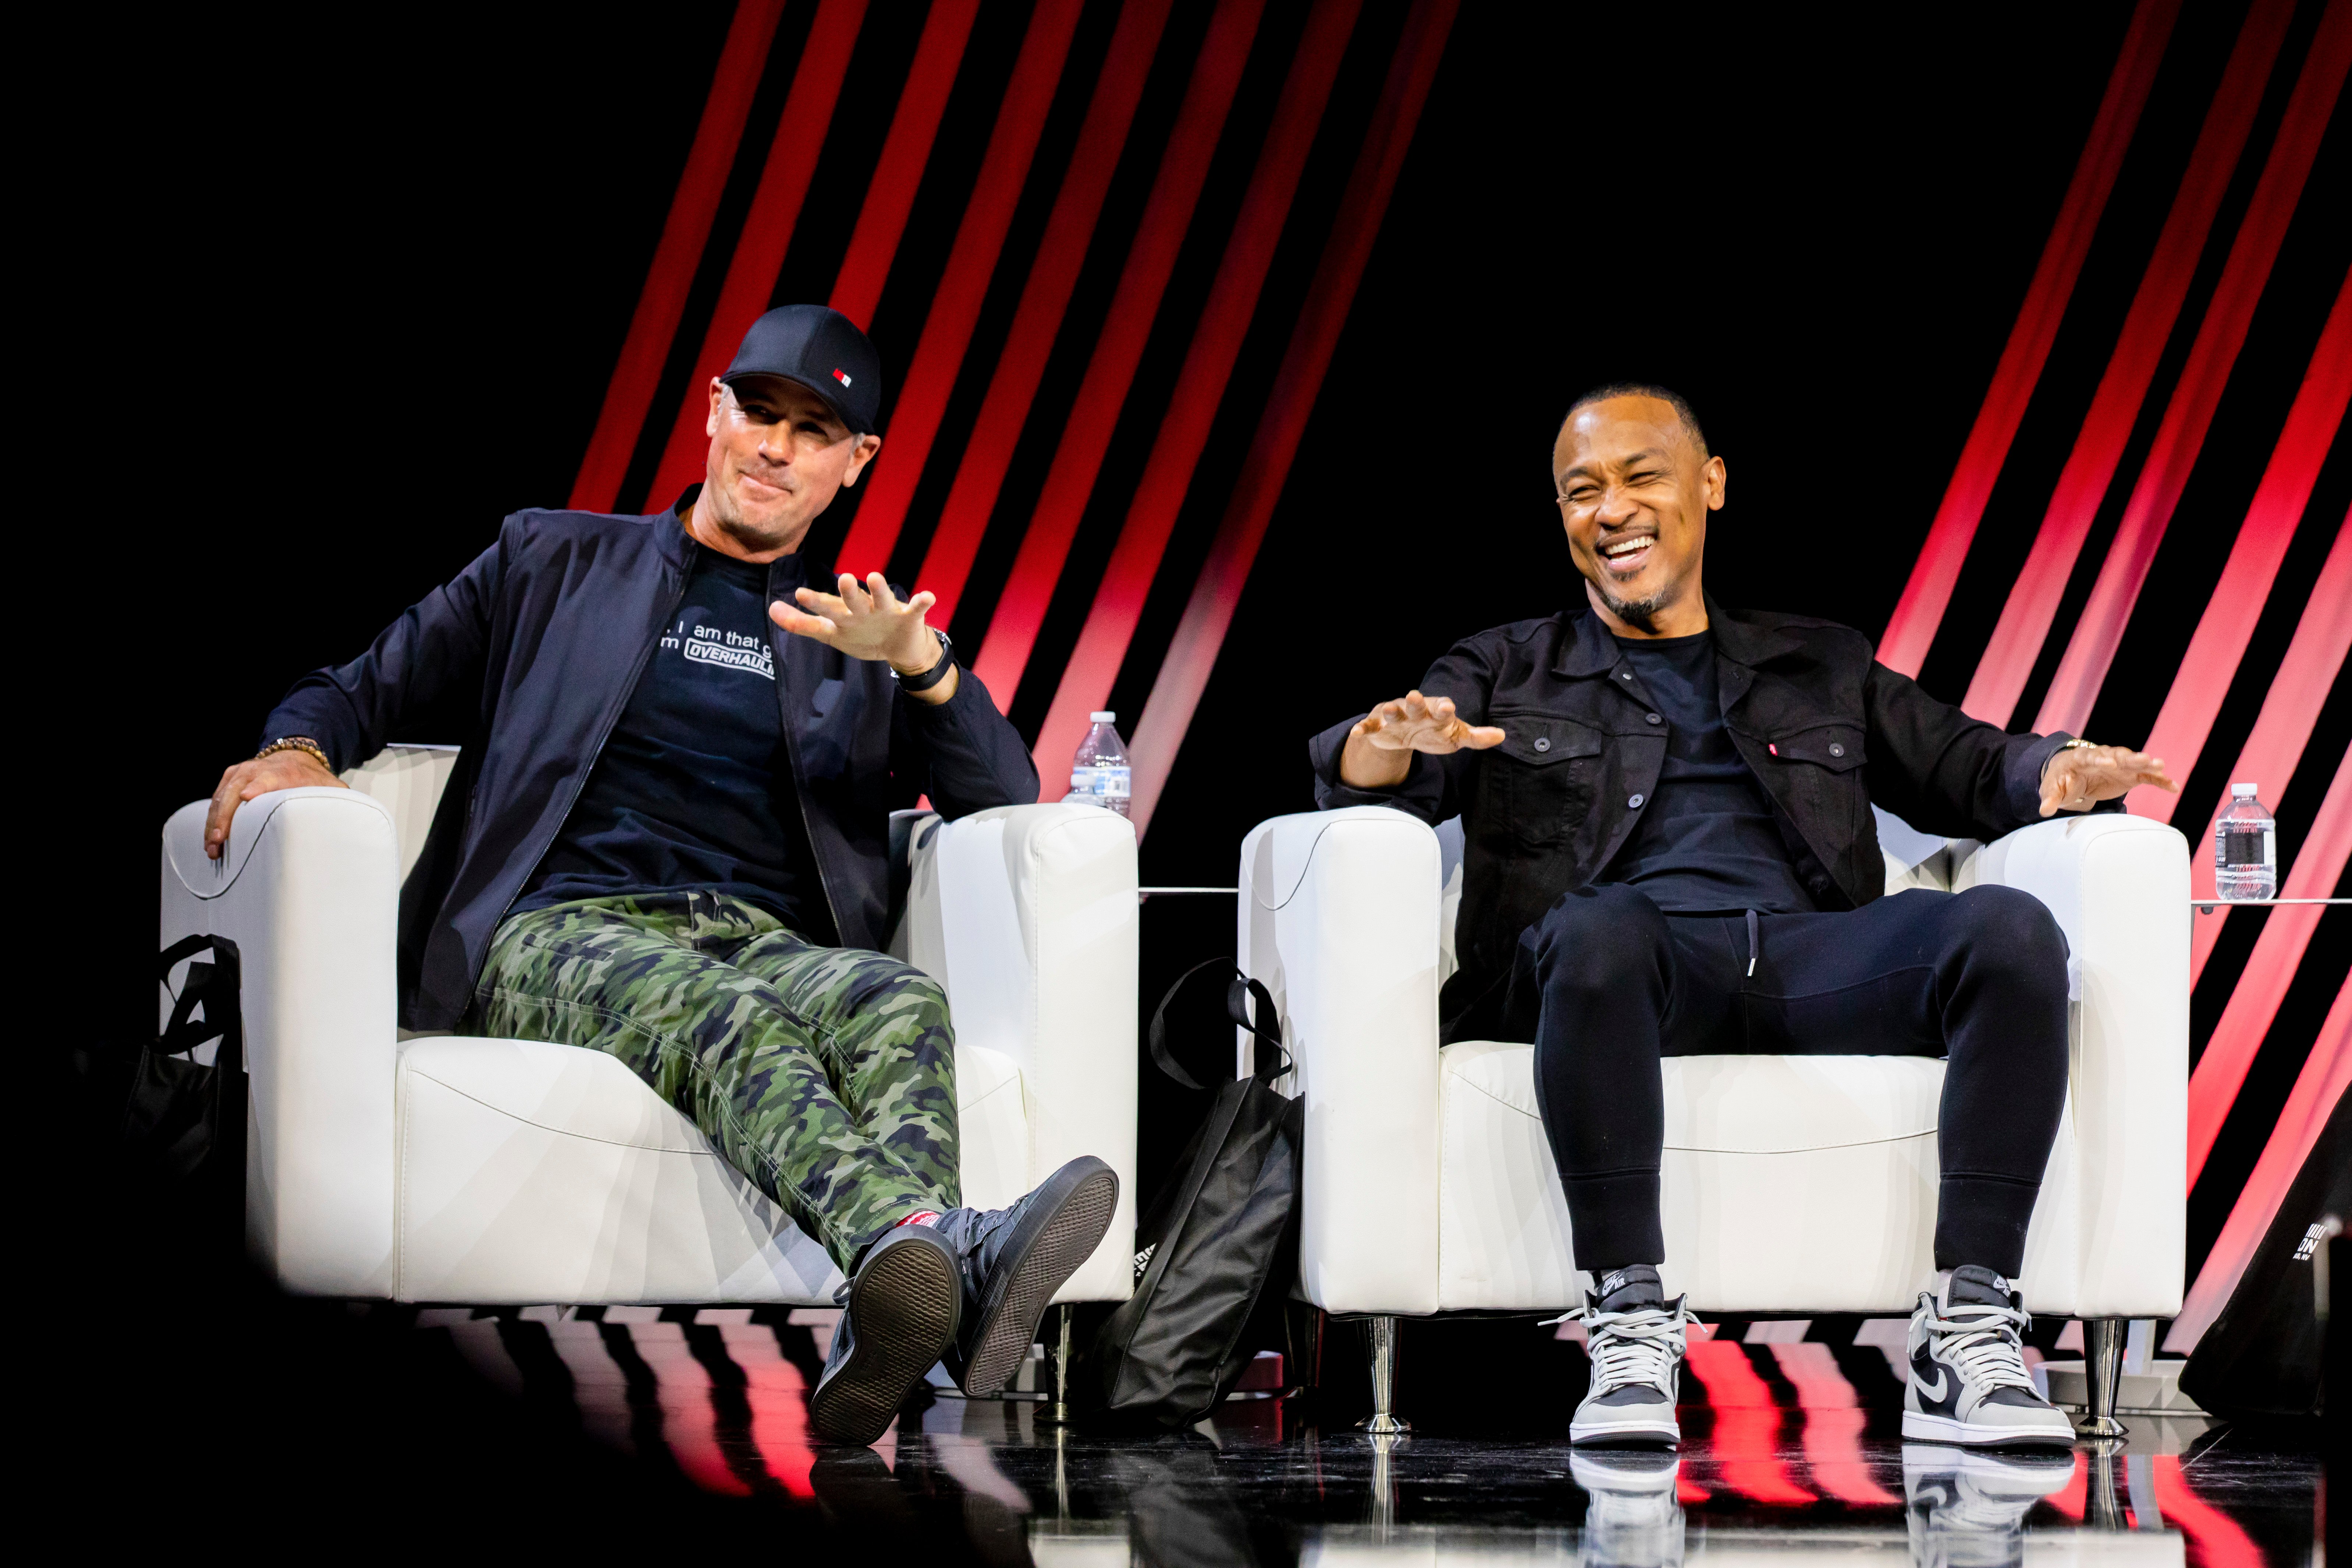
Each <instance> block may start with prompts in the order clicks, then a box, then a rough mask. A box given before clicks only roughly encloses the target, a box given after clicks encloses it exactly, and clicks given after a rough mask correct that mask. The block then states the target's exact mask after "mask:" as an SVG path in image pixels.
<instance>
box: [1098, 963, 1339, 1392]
mask: <svg viewBox="0 0 2352 1568" xmlns="http://www.w3.org/2000/svg"><path fill="white" fill-rule="evenodd" d="M1222 962H1223V961H1222V960H1213V961H1212V962H1211V963H1204V964H1200V965H1197V966H1195V967H1194V968H1193V969H1192V970H1190V971H1188V972H1187V973H1185V974H1184V975H1183V976H1182V978H1181V979H1179V980H1178V981H1177V982H1176V984H1174V985H1171V986H1170V987H1169V988H1168V994H1166V995H1165V996H1162V997H1161V998H1160V1005H1159V1006H1158V1007H1157V1008H1156V1009H1154V1010H1153V1012H1152V1015H1151V1029H1150V1045H1151V1059H1152V1060H1153V1061H1155V1062H1157V1063H1159V1065H1160V1071H1161V1072H1164V1073H1166V1074H1167V1075H1168V1076H1169V1077H1170V1078H1171V1079H1175V1080H1176V1081H1177V1082H1178V1083H1181V1084H1182V1085H1183V1086H1184V1087H1186V1088H1187V1089H1202V1088H1203V1087H1205V1086H1204V1085H1202V1083H1200V1082H1199V1081H1198V1080H1197V1079H1194V1078H1193V1077H1192V1075H1191V1074H1190V1073H1188V1072H1186V1071H1185V1070H1184V1069H1183V1068H1181V1067H1180V1066H1178V1065H1177V1063H1176V1060H1175V1058H1173V1057H1171V1055H1170V1054H1169V1051H1168V1031H1167V1012H1168V1004H1169V1003H1170V1002H1171V1001H1172V1000H1174V998H1175V995H1176V994H1177V992H1179V991H1181V990H1182V989H1183V986H1184V983H1185V981H1188V980H1190V979H1192V976H1193V975H1195V974H1198V973H1201V971H1202V969H1207V968H1211V967H1213V966H1214V965H1216V964H1219V963H1222ZM1253 1002H1255V1005H1256V1006H1255V1017H1253V1016H1252V1010H1251V1004H1252V1003H1253ZM1225 1010H1226V1012H1227V1014H1228V1015H1229V1016H1231V1017H1232V1019H1233V1021H1234V1023H1235V1024H1237V1025H1239V1026H1241V1027H1243V1028H1244V1029H1247V1030H1248V1031H1249V1032H1250V1033H1251V1034H1253V1035H1255V1036H1256V1037H1257V1043H1256V1051H1255V1066H1256V1070H1255V1072H1253V1073H1252V1074H1251V1075H1250V1076H1248V1077H1246V1078H1237V1079H1234V1080H1233V1081H1232V1082H1229V1083H1226V1084H1223V1085H1221V1086H1219V1088H1218V1089H1217V1091H1216V1099H1215V1100H1214V1101H1213V1103H1212V1105H1211V1107H1210V1110H1209V1115H1208V1119H1207V1120H1206V1121H1203V1122H1202V1124H1201V1128H1200V1131H1197V1132H1195V1133H1194V1134H1193V1135H1192V1142H1189V1143H1188V1144H1186V1145H1185V1148H1184V1152H1183V1154H1182V1155H1181V1157H1180V1158H1179V1159H1178V1161H1177V1163H1176V1174H1175V1177H1174V1179H1172V1180H1171V1182H1170V1183H1169V1184H1167V1185H1166V1186H1165V1187H1163V1188H1162V1189H1161V1191H1160V1194H1159V1195H1158V1196H1157V1197H1156V1198H1154V1199H1153V1201H1152V1205H1151V1207H1150V1212H1149V1213H1147V1214H1146V1215H1145V1216H1144V1219H1143V1223H1142V1225H1141V1226H1139V1227H1138V1229H1137V1232H1136V1240H1137V1242H1138V1244H1139V1247H1140V1250H1139V1251H1138V1252H1137V1254H1136V1285H1135V1294H1134V1295H1133V1296H1132V1297H1131V1298H1130V1299H1129V1300H1126V1301H1124V1302H1122V1303H1120V1305H1119V1306H1118V1308H1117V1309H1115V1310H1113V1311H1112V1312H1111V1314H1110V1316H1109V1317H1108V1319H1107V1320H1106V1321H1104V1323H1103V1325H1102V1327H1101V1328H1100V1329H1099V1330H1098V1331H1097V1332H1096V1334H1095V1335H1094V1338H1093V1340H1092V1342H1090V1344H1089V1345H1088V1347H1087V1354H1086V1357H1085V1360H1084V1362H1083V1363H1082V1364H1081V1366H1080V1368H1079V1369H1078V1379H1077V1384H1078V1391H1079V1394H1080V1399H1081V1402H1082V1404H1083V1405H1084V1406H1085V1407H1086V1408H1087V1409H1088V1410H1089V1411H1090V1412H1092V1413H1093V1414H1095V1415H1098V1416H1100V1417H1102V1418H1105V1419H1107V1420H1109V1421H1112V1422H1116V1423H1121V1424H1128V1425H1133V1426H1151V1427H1158V1428H1160V1429H1163V1430H1167V1429H1172V1428H1175V1427H1180V1426H1189V1425H1191V1424H1192V1423H1193V1422H1195V1421H1198V1420H1200V1419H1201V1418H1202V1416H1204V1415H1208V1413H1209V1412H1210V1411H1211V1410H1213V1409H1214V1408H1215V1407H1216V1405H1218V1403H1219V1402H1220V1401H1222V1400H1223V1398H1224V1397H1225V1395H1226V1394H1230V1393H1232V1392H1233V1389H1234V1384H1237V1383H1238V1382H1240V1381H1241V1376H1242V1373H1243V1372H1244V1370H1246V1369H1247V1367H1248V1366H1249V1363H1250V1360H1251V1357H1252V1354H1253V1351H1252V1344H1251V1341H1250V1339H1249V1336H1248V1333H1247V1331H1248V1330H1249V1328H1250V1325H1251V1323H1252V1322H1253V1321H1254V1320H1255V1318H1256V1317H1257V1315H1258V1314H1259V1312H1260V1310H1261V1308H1262V1307H1265V1308H1268V1309H1270V1310H1276V1311H1278V1310H1280V1307H1281V1304H1282V1302H1283V1300H1284V1299H1285V1298H1286V1297H1287V1296H1288V1294H1289V1291H1290V1286H1291V1281H1292V1280H1293V1279H1295V1278H1296V1276H1297V1268H1298V1228H1297V1210H1298V1184H1299V1176H1300V1167H1301V1161H1302V1157H1303V1154H1304V1152H1305V1129H1306V1106H1305V1102H1304V1101H1303V1100H1293V1099H1290V1098H1288V1097H1286V1096H1285V1095H1281V1094H1277V1093H1276V1092H1275V1090H1274V1089H1273V1088H1272V1085H1273V1083H1274V1080H1275V1079H1278V1078H1280V1077H1281V1076H1282V1075H1283V1074H1285V1073H1286V1072H1288V1071H1289V1070H1290V1058H1288V1056H1287V1055H1286V1054H1285V1053H1284V1051H1283V1049H1282V1026H1281V1025H1280V1024H1279V1023H1278V1022H1277V1021H1276V1018H1275V1014H1274V998H1273V997H1272V996H1271V995H1269V994H1267V992H1266V989H1265V986H1264V985H1262V984H1259V983H1258V982H1256V981H1255V980H1249V979H1244V978H1240V977H1238V976H1237V977H1236V978H1235V979H1234V981H1233V982H1232V983H1231V984H1230V985H1228V986H1227V988H1226V993H1225Z"/></svg>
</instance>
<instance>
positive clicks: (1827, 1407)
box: [1771, 1344, 1903, 1508]
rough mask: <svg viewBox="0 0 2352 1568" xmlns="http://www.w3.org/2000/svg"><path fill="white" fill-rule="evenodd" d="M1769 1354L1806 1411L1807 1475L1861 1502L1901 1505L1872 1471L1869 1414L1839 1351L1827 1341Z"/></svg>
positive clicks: (1830, 1491)
mask: <svg viewBox="0 0 2352 1568" xmlns="http://www.w3.org/2000/svg"><path fill="white" fill-rule="evenodd" d="M1771 1356H1772V1359H1773V1360H1774V1361H1776V1362H1778V1363H1780V1372H1781V1375H1783V1376H1785V1377H1786V1378H1788V1380H1789V1382H1790V1384H1791V1385H1793V1386H1794V1387H1795V1389H1796V1391H1797V1404H1798V1406H1799V1407H1800V1408H1801V1409H1802V1410H1803V1411H1804V1413H1805V1479H1807V1480H1810V1481H1811V1482H1812V1484H1813V1485H1814V1486H1816V1487H1818V1488H1819V1489H1822V1491H1824V1492H1827V1493H1828V1494H1829V1495H1830V1496H1832V1497H1833V1498H1835V1499H1837V1500H1839V1501H1840V1502H1845V1503H1852V1504H1853V1505H1854V1506H1855V1507H1857V1508H1900V1507H1902V1506H1903V1499H1902V1498H1901V1497H1900V1496H1898V1495H1897V1494H1895V1493H1894V1492H1890V1491H1888V1490H1887V1489H1885V1487H1882V1486H1880V1485H1879V1484H1878V1479H1877V1478H1876V1477H1875V1476H1874V1475H1873V1474H1872V1473H1871V1467H1870V1460H1869V1458H1868V1456H1867V1455H1865V1454H1864V1451H1863V1446H1862V1435H1863V1429H1864V1426H1867V1425H1868V1424H1869V1414H1868V1412H1866V1411H1864V1409H1863V1408H1862V1400H1861V1398H1860V1396H1859V1395H1857V1394H1855V1393H1854V1389H1853V1384H1852V1383H1851V1382H1849V1381H1847V1379H1846V1375H1845V1373H1843V1372H1841V1371H1840V1370H1839V1369H1838V1363H1837V1352H1835V1351H1833V1350H1832V1349H1831V1348H1830V1347H1829V1346H1828V1345H1824V1344H1793V1345H1774V1346H1772V1347H1771Z"/></svg>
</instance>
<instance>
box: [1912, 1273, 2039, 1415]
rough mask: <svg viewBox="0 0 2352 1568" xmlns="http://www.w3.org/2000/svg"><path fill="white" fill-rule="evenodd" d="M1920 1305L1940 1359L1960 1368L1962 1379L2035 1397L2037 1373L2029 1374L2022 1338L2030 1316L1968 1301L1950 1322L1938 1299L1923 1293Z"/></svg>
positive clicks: (1953, 1310) (2029, 1324) (1988, 1387)
mask: <svg viewBox="0 0 2352 1568" xmlns="http://www.w3.org/2000/svg"><path fill="white" fill-rule="evenodd" d="M1919 1306H1920V1310H1923V1311H1924V1312H1926V1313H1927V1332H1928V1334H1929V1335H1930V1336H1931V1342H1932V1344H1933V1346H1934V1349H1935V1353H1936V1357H1937V1360H1939V1361H1943V1362H1946V1363H1949V1364H1950V1365H1952V1366H1954V1367H1956V1368H1958V1371H1959V1374H1960V1375H1961V1376H1962V1377H1963V1378H1965V1379H1967V1380H1968V1381H1969V1382H1970V1383H1972V1384H1976V1385H1977V1386H1978V1387H1979V1388H1984V1389H1987V1390H1990V1389H1995V1388H2003V1387H2009V1388H2022V1389H2024V1390H2025V1391H2026V1392H2027V1393H2029V1394H2031V1393H2032V1392H2033V1374H2032V1373H2029V1372H2027V1371H2026V1370H2025V1355H2024V1352H2023V1351H2022V1349H2021V1342H2020V1340H2019V1337H2018V1336H2019V1335H2020V1334H2021V1332H2022V1331H2024V1330H2025V1329H2026V1328H2028V1327H2029V1326H2031V1325H2032V1321H2033V1319H2032V1315H2031V1314H2029V1313H2025V1312H2021V1311H2019V1310H2016V1309H2015V1308H2013V1307H1990V1306H1979V1305H1977V1304H1975V1303H1974V1302H1969V1303H1968V1304H1965V1305H1962V1306H1958V1307H1955V1308H1953V1309H1952V1313H1953V1315H1952V1316H1950V1317H1945V1316H1941V1315H1939V1313H1938V1311H1937V1305H1936V1298H1935V1297H1934V1296H1932V1295H1929V1294H1926V1293H1924V1292H1923V1293H1922V1294H1921V1295H1920V1297H1919ZM1962 1313H1965V1314H1967V1315H1966V1316H1960V1315H1959V1314H1962Z"/></svg>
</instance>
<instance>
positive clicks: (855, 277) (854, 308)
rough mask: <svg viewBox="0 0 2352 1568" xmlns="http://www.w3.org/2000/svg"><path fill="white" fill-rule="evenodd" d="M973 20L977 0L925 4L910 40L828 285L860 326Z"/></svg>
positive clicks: (869, 320)
mask: <svg viewBox="0 0 2352 1568" xmlns="http://www.w3.org/2000/svg"><path fill="white" fill-rule="evenodd" d="M979 14H980V0H931V9H930V12H929V15H927V16H925V17H924V18H923V36H922V37H919V38H918V39H916V40H915V60H914V63H913V64H912V65H910V66H908V68H907V85H906V86H905V87H904V88H902V89H899V92H898V108H897V109H896V110H892V111H891V115H890V131H889V134H887V136H885V137H883V139H882V156H881V157H880V158H878V159H877V160H876V161H875V164H874V177H873V178H872V179H871V180H870V181H868V182H867V183H866V205H863V206H861V207H859V208H858V209H857V226H856V228H855V229H853V230H851V231H850V236H849V248H848V250H846V251H845V252H844V253H843V255H842V258H841V271H840V273H839V274H838V275H837V276H835V279H834V280H833V298H832V299H830V300H826V301H825V303H827V304H829V305H831V306H832V307H833V308H834V309H835V310H838V311H840V312H841V313H842V314H843V315H845V316H846V317H848V318H849V319H850V320H851V321H855V322H856V323H857V324H858V325H859V326H860V327H870V326H872V325H873V324H874V307H875V304H876V303H877V301H878V300H880V299H881V298H882V284H883V282H884V280H886V279H887V278H888V277H889V276H890V263H891V261H892V260H893V259H895V258H897V256H898V239H899V237H900V236H901V235H904V234H905V233H906V232H907V214H908V211H910V210H911V209H912V208H913V206H914V205H915V190H916V187H917V186H919V185H920V184H922V183H923V165H924V164H926V163H929V162H930V161H931V142H933V141H934V140H936V139H937V138H938V136H939V133H940V115H942V114H944V113H946V112H947V107H948V93H949V92H950V90H952V89H953V88H954V87H955V79H956V69H957V68H958V67H960V66H961V65H962V64H963V48H964V45H965V44H966V43H968V42H970V41H971V24H972V19H973V18H974V17H975V16H978V15H979Z"/></svg>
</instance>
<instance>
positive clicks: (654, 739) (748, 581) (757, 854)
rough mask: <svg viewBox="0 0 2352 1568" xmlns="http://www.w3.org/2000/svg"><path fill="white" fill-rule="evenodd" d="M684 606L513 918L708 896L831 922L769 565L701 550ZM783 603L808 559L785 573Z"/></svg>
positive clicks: (783, 567)
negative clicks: (782, 693) (633, 899)
mask: <svg viewBox="0 0 2352 1568" xmlns="http://www.w3.org/2000/svg"><path fill="white" fill-rule="evenodd" d="M692 548H693V550H694V552H695V560H694V565H693V569H692V574H691V575H690V576H689V577H688V580H687V584H686V598H685V600H684V602H683V603H682V604H680V605H679V606H678V611H677V620H676V621H675V623H674V624H673V625H671V626H669V627H667V629H666V630H664V631H663V633H662V636H661V642H660V644H659V646H657V647H656V648H655V649H654V651H653V655H652V657H651V658H648V659H647V660H646V669H645V673H644V674H643V675H642V676H640V677H638V679H637V688H636V690H635V691H634V692H633V693H631V694H630V697H629V703H628V706H627V707H626V708H625V709H623V710H621V717H620V719H619V721H617V722H616V723H615V724H614V726H613V733H612V735H611V736H610V737H609V738H608V739H607V740H606V741H605V742H604V751H603V752H601V753H600V754H599V755H598V757H597V759H596V763H595V766H594V768H593V771H592V772H591V773H589V775H588V783H587V784H586V786H585V787H584V788H583V789H582V790H581V792H580V798H579V799H578V800H577V801H575V802H573V803H572V814H571V815H570V816H567V817H565V818H564V822H563V830H562V832H561V833H559V834H557V835H556V838H555V843H554V844H553V845H552V846H551V847H550V848H549V849H548V852H547V856H546V858H544V859H542V860H541V862H540V864H539V869H538V871H537V872H536V873H534V874H533V876H532V877H531V879H530V885H529V886H528V887H527V888H525V889H524V890H523V896H522V897H521V898H520V899H518V900H515V906H514V907H515V909H516V910H518V911H520V910H538V909H545V908H546V907H547V906H549V905H550V904H561V903H568V902H570V901H571V900H574V899H602V898H610V897H613V896H614V895H616V894H621V893H663V892H682V891H685V890H687V889H707V890H709V891H712V892H719V893H726V894H731V895H732V896H734V897H736V898H739V899H744V900H749V901H751V903H754V904H758V905H760V906H761V908H763V909H766V910H770V911H772V913H773V914H775V916H776V917H777V918H778V919H780V920H782V921H783V922H784V923H785V924H787V925H789V926H791V927H793V929H794V930H797V931H815V930H817V929H818V926H812V925H811V924H810V923H809V922H810V921H811V920H814V921H817V922H819V926H822V925H827V924H829V922H827V921H825V919H824V891H823V889H822V886H821V884H820V883H819V881H818V879H817V873H816V865H815V861H814V858H813V857H812V856H811V855H810V853H809V847H808V833H807V828H806V826H805V825H804V824H803V822H802V820H801V810H800V801H799V799H798V797H797V795H795V794H794V792H793V770H792V762H791V759H790V757H789V756H788V755H787V754H786V752H785V751H784V724H783V708H782V704H781V703H780V702H779V701H778V700H777V697H776V671H775V656H774V654H773V652H772V650H771V648H770V646H769V642H768V587H769V582H770V576H769V574H770V568H768V567H766V566H755V565H753V564H751V563H750V562H746V561H737V560H735V559H733V558H732V557H730V556H726V555H721V554H719V552H717V551H715V550H711V549H708V548H706V547H705V546H703V545H700V544H696V545H694V546H693V547H692ZM774 573H775V576H774V583H775V586H776V590H777V592H778V593H780V594H790V593H791V591H792V590H793V588H795V587H797V586H799V585H800V584H801V581H802V570H801V563H800V558H799V557H798V556H796V555H787V556H784V557H782V559H780V560H778V561H777V562H776V563H775V567H774Z"/></svg>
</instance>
